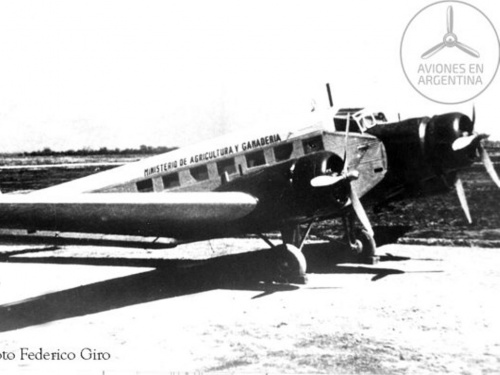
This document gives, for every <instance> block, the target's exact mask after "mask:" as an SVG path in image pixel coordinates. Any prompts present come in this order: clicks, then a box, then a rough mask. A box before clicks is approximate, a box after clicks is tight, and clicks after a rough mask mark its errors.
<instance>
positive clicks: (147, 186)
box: [136, 178, 154, 193]
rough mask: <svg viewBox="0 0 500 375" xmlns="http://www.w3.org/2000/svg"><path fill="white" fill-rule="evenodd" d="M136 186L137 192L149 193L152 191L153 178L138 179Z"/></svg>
mask: <svg viewBox="0 0 500 375" xmlns="http://www.w3.org/2000/svg"><path fill="white" fill-rule="evenodd" d="M136 186H137V191H138V192H139V193H150V192H152V191H154V189H153V180H152V179H150V178H148V179H147V180H142V181H138V182H137V183H136Z"/></svg>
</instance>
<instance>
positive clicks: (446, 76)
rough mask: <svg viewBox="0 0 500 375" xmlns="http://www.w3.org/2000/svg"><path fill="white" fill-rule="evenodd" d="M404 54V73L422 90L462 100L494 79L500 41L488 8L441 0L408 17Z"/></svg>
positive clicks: (443, 99) (440, 98)
mask: <svg viewBox="0 0 500 375" xmlns="http://www.w3.org/2000/svg"><path fill="white" fill-rule="evenodd" d="M489 11H491V10H489ZM439 35H442V39H441V40H440V41H439V39H438V40H436V36H438V37H439ZM458 35H460V39H459V37H458ZM461 38H464V39H463V40H462V39H461ZM438 41H439V43H436V42H438ZM400 56H401V65H402V68H403V72H404V74H405V76H406V78H407V79H408V81H409V83H410V84H411V85H412V86H413V88H414V89H415V90H417V91H418V92H419V93H420V94H421V95H423V96H424V97H426V98H427V99H429V100H432V101H435V102H438V103H442V104H458V103H464V102H467V101H469V100H471V99H473V98H475V97H477V96H478V95H480V94H481V93H482V92H483V91H484V90H486V88H487V87H488V86H489V85H490V84H491V82H492V81H493V79H494V77H495V75H496V72H497V70H498V66H499V62H500V42H499V38H498V34H497V32H496V30H495V27H494V26H493V24H492V23H491V21H490V20H489V19H488V17H487V16H486V13H484V12H483V11H481V10H479V9H478V8H476V7H475V6H472V5H470V4H468V3H465V2H463V1H440V2H437V3H433V4H430V5H428V6H426V7H425V8H423V9H421V10H420V11H419V12H418V13H417V14H416V15H415V16H414V17H413V18H412V19H411V20H410V22H409V23H408V25H407V27H406V29H405V31H404V33H403V37H402V39H401V46H400Z"/></svg>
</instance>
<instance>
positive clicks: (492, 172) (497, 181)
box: [478, 143, 500, 188]
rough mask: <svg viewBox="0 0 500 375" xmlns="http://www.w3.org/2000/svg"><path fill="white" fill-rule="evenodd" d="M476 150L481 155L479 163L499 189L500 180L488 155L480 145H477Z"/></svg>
mask: <svg viewBox="0 0 500 375" xmlns="http://www.w3.org/2000/svg"><path fill="white" fill-rule="evenodd" d="M478 150H479V153H480V154H481V161H482V162H483V164H484V167H485V168H486V172H488V174H489V175H490V177H491V179H492V180H493V182H494V183H495V184H496V185H497V186H498V187H499V188H500V178H498V175H497V172H496V171H495V167H494V165H493V162H492V161H491V159H490V156H489V155H488V152H486V150H485V148H484V147H483V145H482V144H481V143H480V144H479V147H478Z"/></svg>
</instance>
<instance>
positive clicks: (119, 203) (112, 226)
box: [0, 85, 500, 282]
mask: <svg viewBox="0 0 500 375" xmlns="http://www.w3.org/2000/svg"><path fill="white" fill-rule="evenodd" d="M327 88H328V95H329V99H330V106H331V107H332V108H333V103H332V100H331V94H330V90H329V86H328V85H327ZM332 113H333V112H332ZM472 117H473V118H472V120H471V119H469V117H467V116H465V115H463V114H460V113H447V114H444V115H438V116H434V117H431V118H429V117H421V118H412V119H407V120H404V121H398V122H392V123H389V122H387V120H386V119H385V116H384V115H383V114H382V113H370V112H367V111H364V110H360V109H344V110H340V111H338V112H337V113H336V115H334V116H331V117H330V118H329V120H328V121H326V122H318V123H317V124H315V125H313V126H311V127H308V128H304V129H300V130H286V131H271V130H269V131H264V132H262V131H260V132H246V133H242V134H238V135H233V136H224V137H221V138H217V139H214V140H209V141H205V142H202V143H199V144H196V145H192V146H188V147H184V148H181V149H178V150H175V151H171V152H168V153H165V154H161V155H157V156H153V157H150V158H147V159H144V160H141V161H138V162H134V163H130V164H127V165H124V166H121V167H118V168H115V169H111V170H108V171H104V172H100V173H97V174H94V175H91V176H88V177H84V178H81V179H77V180H73V181H69V182H66V183H63V184H60V185H56V186H52V187H49V188H45V189H41V190H37V191H34V192H31V193H28V194H3V195H1V196H0V228H3V229H2V230H1V231H0V240H3V241H8V242H12V241H17V242H36V243H53V244H90V245H95V244H99V245H110V246H117V245H119V246H133V247H142V248H157V249H158V248H160V249H161V248H168V247H172V246H175V245H176V244H178V243H182V242H192V241H199V240H206V239H211V238H218V237H229V236H236V235H242V234H258V235H260V236H261V237H262V238H263V239H264V240H265V241H266V242H267V243H268V244H269V245H270V246H271V248H272V251H274V253H273V254H275V257H273V259H275V260H276V261H275V263H276V264H275V268H274V269H275V271H276V279H278V280H286V281H289V282H304V280H305V274H306V260H305V258H304V256H303V254H302V252H301V250H302V247H303V244H304V241H305V240H306V238H307V237H308V235H309V231H310V229H311V227H312V226H313V224H314V223H316V222H318V221H321V220H327V219H331V218H334V217H342V218H343V222H344V226H345V232H346V242H347V243H349V244H350V246H351V248H352V249H353V250H355V251H356V252H358V253H360V254H361V255H360V257H361V259H363V261H367V262H370V261H373V260H374V259H376V258H375V250H376V245H375V241H374V239H373V236H374V234H373V229H372V227H371V225H370V221H369V219H368V216H367V214H366V212H365V210H364V208H363V205H362V204H361V201H360V198H363V201H365V204H370V205H377V206H380V205H383V204H385V203H388V202H390V201H392V200H396V199H402V198H405V197H411V196H415V195H422V194H424V195H425V194H434V193H439V192H443V191H447V190H449V188H450V187H451V186H453V185H455V186H456V188H457V192H458V195H459V198H460V202H461V203H462V207H463V208H464V211H465V212H466V215H467V217H468V218H469V220H470V214H469V210H468V208H467V202H466V200H465V194H464V191H463V187H462V183H461V180H460V179H459V178H458V177H457V173H458V172H459V171H460V170H461V169H463V168H467V167H469V166H470V165H471V164H472V163H473V161H475V160H476V159H477V158H478V157H481V158H482V161H483V163H484V164H485V166H486V169H487V171H488V173H489V174H490V176H491V177H492V178H493V180H494V181H495V183H496V184H497V185H498V186H499V187H500V181H499V179H498V176H497V174H496V172H495V170H494V168H493V164H492V163H491V161H490V159H489V157H488V154H487V153H486V151H485V150H484V148H483V146H482V144H481V141H482V139H484V138H485V136H484V135H481V134H476V133H475V132H474V122H475V119H474V117H475V116H474V115H473V116H472ZM155 193H156V194H155ZM354 217H357V218H358V219H359V221H360V222H361V224H362V227H363V229H362V230H361V231H359V230H356V229H355V225H354V220H353V218H354ZM301 226H302V227H305V228H304V230H303V229H301V228H302V227H301ZM274 230H279V231H280V232H281V235H282V242H283V245H280V246H275V245H273V244H272V242H271V241H269V239H268V238H267V237H266V235H265V233H268V232H270V231H274ZM273 267H274V266H273Z"/></svg>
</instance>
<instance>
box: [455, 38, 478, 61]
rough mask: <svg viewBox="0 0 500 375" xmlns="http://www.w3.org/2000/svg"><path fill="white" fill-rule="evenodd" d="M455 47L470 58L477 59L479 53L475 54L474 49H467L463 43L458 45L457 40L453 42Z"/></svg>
mask: <svg viewBox="0 0 500 375" xmlns="http://www.w3.org/2000/svg"><path fill="white" fill-rule="evenodd" d="M455 46H456V47H458V48H459V49H461V50H462V51H464V52H465V53H467V54H469V55H471V56H472V57H479V56H480V55H479V52H477V51H476V50H475V49H474V48H472V47H469V46H467V45H465V44H463V43H460V42H459V41H458V40H457V41H455Z"/></svg>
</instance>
